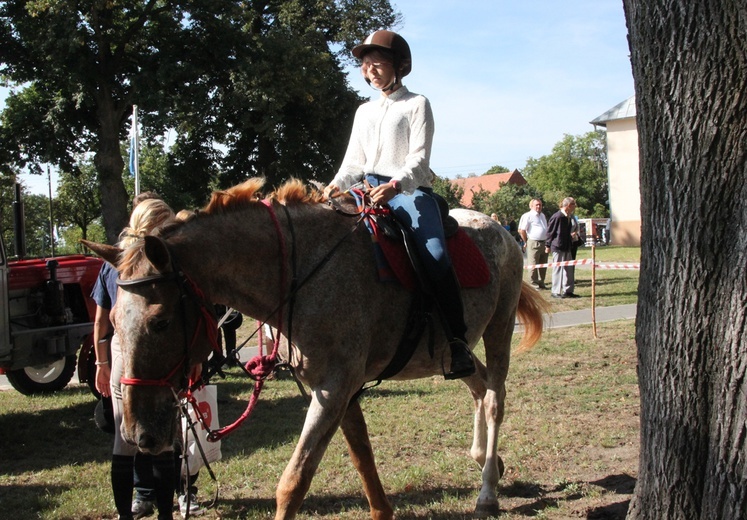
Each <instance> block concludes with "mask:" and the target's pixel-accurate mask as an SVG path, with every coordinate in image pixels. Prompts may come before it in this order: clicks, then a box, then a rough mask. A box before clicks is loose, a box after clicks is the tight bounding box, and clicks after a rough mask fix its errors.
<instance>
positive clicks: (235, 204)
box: [118, 177, 326, 276]
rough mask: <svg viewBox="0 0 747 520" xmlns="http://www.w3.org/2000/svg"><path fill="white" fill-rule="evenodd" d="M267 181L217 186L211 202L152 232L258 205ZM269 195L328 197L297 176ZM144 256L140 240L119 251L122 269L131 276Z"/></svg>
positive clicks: (304, 200)
mask: <svg viewBox="0 0 747 520" xmlns="http://www.w3.org/2000/svg"><path fill="white" fill-rule="evenodd" d="M264 185H265V179H264V178H261V177H253V178H251V179H248V180H246V181H244V182H242V183H241V184H238V185H236V186H233V187H231V188H227V189H225V190H216V191H214V192H213V193H212V195H211V196H210V202H208V203H207V205H206V206H205V207H204V208H203V209H201V210H198V211H185V210H182V211H180V212H179V213H178V214H177V216H176V218H175V219H173V220H170V221H169V222H167V223H166V224H165V225H164V226H162V227H161V228H159V229H157V230H155V231H154V233H153V235H156V236H161V237H167V236H169V235H171V234H172V233H173V232H174V231H175V230H176V229H178V228H180V227H182V226H183V225H184V224H185V223H187V222H189V221H191V220H194V219H196V218H200V217H202V216H205V215H216V214H221V213H228V212H230V211H235V210H239V209H242V208H246V207H251V206H255V207H259V204H260V203H261V199H262V192H261V190H262V188H263V187H264ZM266 198H267V199H269V200H271V201H277V202H278V203H280V204H284V205H289V204H309V205H310V204H317V203H320V202H324V201H325V200H326V199H325V197H324V195H323V193H322V192H321V191H320V190H318V189H317V188H316V187H311V186H309V185H307V184H306V183H304V182H303V181H302V180H300V179H296V178H291V179H289V180H287V181H286V182H284V183H283V184H282V185H281V186H280V187H279V188H277V189H276V190H275V191H273V192H271V193H270V194H269V195H267V197H266ZM144 256H145V252H144V249H143V242H142V241H141V240H138V241H137V242H135V243H134V244H133V245H131V246H130V247H128V248H127V249H125V250H124V251H122V252H121V253H120V256H119V263H118V269H119V271H120V273H122V274H123V275H125V276H131V275H132V274H133V273H134V270H135V267H136V266H137V265H138V264H139V263H140V261H141V260H142V258H143V257H144Z"/></svg>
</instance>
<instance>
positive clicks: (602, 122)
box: [590, 96, 641, 246]
mask: <svg viewBox="0 0 747 520" xmlns="http://www.w3.org/2000/svg"><path fill="white" fill-rule="evenodd" d="M635 115H636V112H635V96H632V97H630V98H628V99H626V100H625V101H623V102H622V103H620V104H618V105H615V106H614V107H612V108H610V109H609V110H607V111H606V112H605V113H604V114H602V115H600V116H599V117H597V118H595V119H593V120H592V121H590V123H591V124H592V125H594V126H595V127H597V126H603V127H605V128H606V129H607V160H608V166H607V175H608V177H609V189H610V216H611V217H612V226H611V227H612V229H611V233H610V234H611V237H612V238H611V243H612V244H614V245H625V246H639V245H641V189H640V176H639V163H638V128H637V126H636V119H635Z"/></svg>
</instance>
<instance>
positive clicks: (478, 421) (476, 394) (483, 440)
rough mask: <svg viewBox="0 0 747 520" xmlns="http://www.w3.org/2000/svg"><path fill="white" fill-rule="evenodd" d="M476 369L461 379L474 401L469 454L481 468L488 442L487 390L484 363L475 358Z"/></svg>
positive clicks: (483, 464)
mask: <svg viewBox="0 0 747 520" xmlns="http://www.w3.org/2000/svg"><path fill="white" fill-rule="evenodd" d="M475 365H476V367H477V370H476V372H475V375H474V376H473V377H470V378H466V379H463V381H464V382H465V384H466V385H467V386H468V387H469V389H470V392H471V393H472V399H473V400H474V402H475V412H474V425H473V426H474V428H473V435H472V447H471V448H470V450H469V454H470V456H471V457H472V459H474V461H475V462H477V464H478V465H479V466H480V468H482V467H483V466H485V457H486V452H485V450H486V448H487V444H488V440H487V433H488V425H487V421H486V420H485V405H484V403H485V392H486V391H487V386H486V381H485V378H486V377H487V374H486V369H485V365H483V364H482V362H481V361H480V360H479V359H475Z"/></svg>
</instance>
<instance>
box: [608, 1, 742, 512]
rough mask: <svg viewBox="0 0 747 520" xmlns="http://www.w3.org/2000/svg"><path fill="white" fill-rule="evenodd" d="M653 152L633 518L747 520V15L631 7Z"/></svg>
mask: <svg viewBox="0 0 747 520" xmlns="http://www.w3.org/2000/svg"><path fill="white" fill-rule="evenodd" d="M623 6H624V9H625V17H626V20H627V28H628V33H629V42H630V50H631V63H632V68H633V78H634V80H635V96H636V112H637V114H638V115H637V125H638V136H639V137H638V141H639V143H640V166H641V169H640V181H641V182H640V189H641V224H642V226H641V274H640V283H639V286H638V287H639V288H638V310H637V316H638V318H637V320H636V344H637V348H638V379H639V385H640V395H641V413H640V424H641V435H640V438H641V447H640V464H639V468H638V473H637V483H636V488H635V493H634V496H633V499H632V500H631V503H630V508H629V511H628V516H627V518H628V520H649V519H650V520H681V519H688V520H736V519H744V518H747V341H746V339H747V240H745V237H744V235H743V234H742V232H743V230H744V229H745V226H746V225H747V209H746V208H745V201H747V167H746V165H747V141H746V140H745V136H746V135H747V96H746V95H745V94H744V93H745V85H747V59H745V57H747V38H745V37H744V35H745V34H746V33H747V7H746V6H745V3H744V1H735V0H724V1H719V2H692V1H691V0H645V1H643V0H624V1H623Z"/></svg>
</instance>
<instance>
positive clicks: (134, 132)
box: [130, 105, 140, 195]
mask: <svg viewBox="0 0 747 520" xmlns="http://www.w3.org/2000/svg"><path fill="white" fill-rule="evenodd" d="M130 173H131V174H133V175H134V176H135V195H139V194H140V139H139V135H138V127H137V105H132V129H131V131H130Z"/></svg>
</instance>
